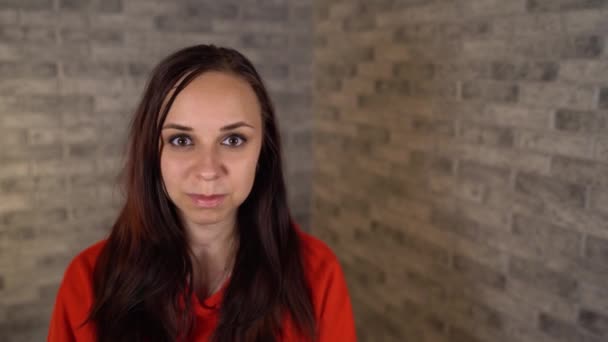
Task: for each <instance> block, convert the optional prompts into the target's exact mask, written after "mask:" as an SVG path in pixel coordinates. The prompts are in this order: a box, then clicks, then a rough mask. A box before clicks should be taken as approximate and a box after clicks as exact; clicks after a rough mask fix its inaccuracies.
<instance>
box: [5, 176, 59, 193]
mask: <svg viewBox="0 0 608 342" xmlns="http://www.w3.org/2000/svg"><path fill="white" fill-rule="evenodd" d="M18 176H19V178H13V179H6V180H0V189H2V191H6V192H15V193H16V192H22V193H23V192H26V193H28V192H29V193H33V192H38V191H60V190H62V189H64V188H65V186H66V182H65V179H64V177H62V176H58V177H27V178H24V175H23V174H22V175H18Z"/></svg>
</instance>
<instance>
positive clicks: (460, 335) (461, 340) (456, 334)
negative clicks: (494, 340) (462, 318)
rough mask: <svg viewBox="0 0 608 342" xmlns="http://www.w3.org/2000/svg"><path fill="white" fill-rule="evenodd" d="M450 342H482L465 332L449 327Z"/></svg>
mask: <svg viewBox="0 0 608 342" xmlns="http://www.w3.org/2000/svg"><path fill="white" fill-rule="evenodd" d="M449 338H450V341H453V342H484V341H482V340H481V339H479V338H478V337H475V336H474V335H472V333H471V332H468V331H465V330H463V329H461V328H458V327H450V332H449Z"/></svg>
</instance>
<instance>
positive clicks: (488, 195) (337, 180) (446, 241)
mask: <svg viewBox="0 0 608 342" xmlns="http://www.w3.org/2000/svg"><path fill="white" fill-rule="evenodd" d="M607 14H608V7H607V6H606V5H605V4H603V3H600V2H576V1H567V0H560V1H542V0H528V1H525V0H518V1H492V0H491V1H488V0H483V1H482V0H463V1H450V2H444V1H388V0H387V1H378V2H373V3H370V2H363V1H349V2H344V1H317V2H316V3H315V16H314V27H315V47H314V56H313V57H314V71H315V72H314V75H315V85H314V99H313V101H314V113H315V118H314V120H315V123H314V127H315V130H314V134H315V136H314V155H315V164H316V169H315V174H314V185H313V193H314V195H313V196H314V197H313V198H314V211H313V223H312V225H311V226H312V227H313V232H314V233H316V234H318V235H319V236H321V237H322V238H323V239H324V240H325V241H327V242H328V243H329V244H330V245H331V246H332V247H333V248H334V249H335V250H336V253H337V254H338V256H339V257H340V259H341V260H342V263H343V266H344V269H345V272H346V274H347V278H348V280H349V288H350V291H351V296H352V299H353V303H354V308H355V312H356V319H357V324H358V334H359V338H360V339H361V341H416V342H421V341H428V342H442V341H446V342H447V341H450V342H459V341H478V342H482V341H486V342H496V341H505V342H507V341H509V342H515V341H517V342H520V341H521V342H523V341H534V342H539V341H547V342H548V341H555V342H557V341H593V342H599V341H604V340H606V339H608V300H607V298H608V292H607V290H606V288H607V285H608V268H607V266H606V265H607V264H608V263H607V261H608V229H607V228H608V225H607V223H606V222H608V221H607V220H606V217H608V207H607V206H606V204H605V203H608V202H607V201H606V196H607V195H606V194H607V193H608V191H607V190H608V188H606V185H607V184H608V177H607V176H606V175H608V163H607V162H608V159H607V158H606V155H607V154H606V146H608V145H607V144H608V140H606V138H605V132H606V128H607V126H608V125H607V123H606V122H607V119H606V118H607V116H606V113H607V112H606V109H607V108H608V101H606V98H608V96H605V95H608V90H607V89H608V59H607V58H606V56H608V51H607V50H608V49H607V48H606V47H605V41H606V38H607V37H608V36H607V35H606V30H605V28H606V23H607V22H606V19H605V18H606V17H607V16H606V15H607Z"/></svg>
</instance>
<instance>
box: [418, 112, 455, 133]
mask: <svg viewBox="0 0 608 342" xmlns="http://www.w3.org/2000/svg"><path fill="white" fill-rule="evenodd" d="M411 129H412V131H414V132H416V133H418V134H429V135H433V136H448V137H451V136H454V131H455V129H454V123H453V122H452V121H448V120H443V119H436V118H424V117H416V118H412V122H411Z"/></svg>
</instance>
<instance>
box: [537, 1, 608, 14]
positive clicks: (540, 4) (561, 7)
mask: <svg viewBox="0 0 608 342" xmlns="http://www.w3.org/2000/svg"><path fill="white" fill-rule="evenodd" d="M607 5H608V3H606V1H604V0H582V1H581V0H555V1H544V0H528V1H527V8H528V10H529V11H531V12H542V11H569V10H581V9H595V8H602V7H606V6H607Z"/></svg>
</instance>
